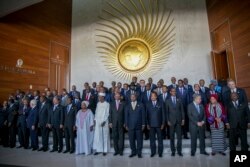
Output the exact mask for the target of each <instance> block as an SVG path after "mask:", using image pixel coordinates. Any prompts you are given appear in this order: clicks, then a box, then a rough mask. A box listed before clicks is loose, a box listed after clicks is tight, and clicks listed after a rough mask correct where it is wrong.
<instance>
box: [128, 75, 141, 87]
mask: <svg viewBox="0 0 250 167" xmlns="http://www.w3.org/2000/svg"><path fill="white" fill-rule="evenodd" d="M132 82H133V83H134V86H135V90H137V89H138V88H139V87H140V84H139V83H137V77H136V76H133V77H132ZM130 86H131V85H130Z"/></svg>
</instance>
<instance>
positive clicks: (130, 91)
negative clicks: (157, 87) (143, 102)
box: [126, 89, 140, 103]
mask: <svg viewBox="0 0 250 167" xmlns="http://www.w3.org/2000/svg"><path fill="white" fill-rule="evenodd" d="M133 91H134V93H135V94H136V95H137V100H138V101H139V102H140V99H138V97H139V92H138V91H136V90H133ZM131 93H132V90H131V89H130V90H129V91H128V92H127V94H126V96H127V98H126V99H127V103H130V102H131V99H130V96H131Z"/></svg>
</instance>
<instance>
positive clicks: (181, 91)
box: [176, 79, 190, 139]
mask: <svg viewBox="0 0 250 167" xmlns="http://www.w3.org/2000/svg"><path fill="white" fill-rule="evenodd" d="M176 96H177V97H178V98H179V99H180V100H181V102H182V105H183V110H184V113H185V125H184V126H183V128H182V130H183V135H184V139H189V138H188V136H187V132H188V131H189V127H188V125H189V124H188V114H187V106H188V102H189V101H190V100H189V95H188V90H187V89H186V88H185V87H184V82H183V80H181V79H180V80H178V86H177V88H176Z"/></svg>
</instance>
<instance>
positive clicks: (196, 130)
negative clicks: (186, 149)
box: [190, 125, 205, 154]
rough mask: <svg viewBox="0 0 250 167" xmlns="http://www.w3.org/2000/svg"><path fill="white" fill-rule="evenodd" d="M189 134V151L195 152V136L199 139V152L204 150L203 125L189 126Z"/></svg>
mask: <svg viewBox="0 0 250 167" xmlns="http://www.w3.org/2000/svg"><path fill="white" fill-rule="evenodd" d="M190 136H191V153H193V154H194V153H195V152H196V148H197V137H199V140H200V153H204V152H205V126H204V125H203V126H202V127H198V126H196V127H195V126H191V127H190Z"/></svg>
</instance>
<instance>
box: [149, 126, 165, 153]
mask: <svg viewBox="0 0 250 167" xmlns="http://www.w3.org/2000/svg"><path fill="white" fill-rule="evenodd" d="M149 134H150V135H149V136H150V148H151V154H155V153H156V137H155V136H156V135H157V140H158V154H162V152H163V138H162V131H161V128H159V127H157V128H154V127H150V132H149Z"/></svg>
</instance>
